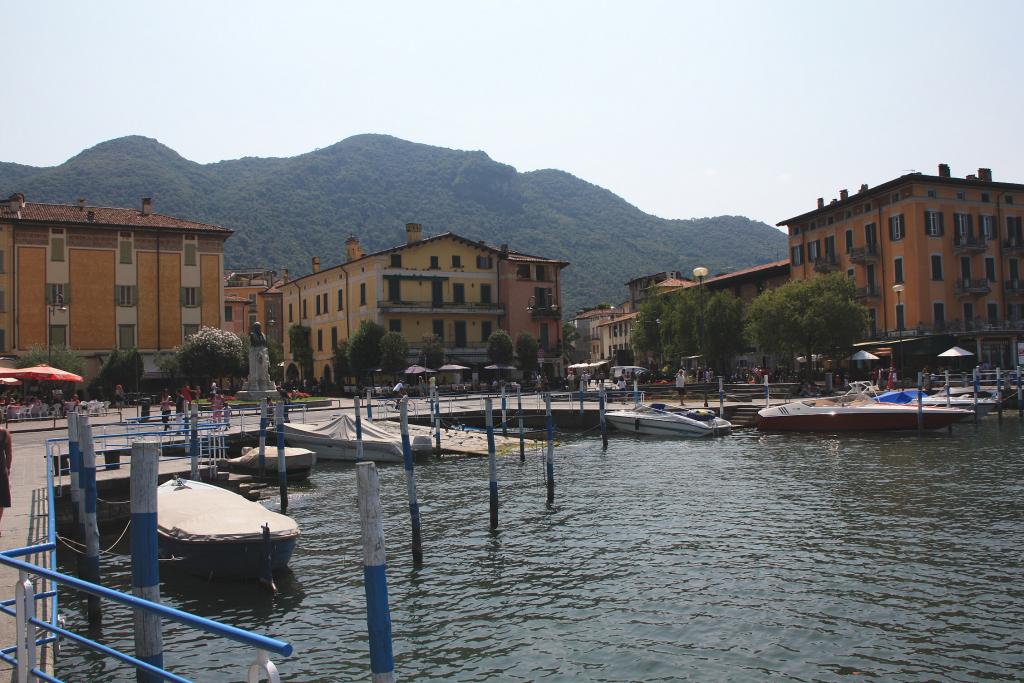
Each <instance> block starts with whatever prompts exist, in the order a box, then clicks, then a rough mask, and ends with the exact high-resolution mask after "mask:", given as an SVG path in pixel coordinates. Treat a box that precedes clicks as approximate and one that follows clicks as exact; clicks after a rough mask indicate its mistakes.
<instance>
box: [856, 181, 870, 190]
mask: <svg viewBox="0 0 1024 683" xmlns="http://www.w3.org/2000/svg"><path fill="white" fill-rule="evenodd" d="M867 191H868V184H867V183H861V184H860V189H859V190H857V192H867Z"/></svg>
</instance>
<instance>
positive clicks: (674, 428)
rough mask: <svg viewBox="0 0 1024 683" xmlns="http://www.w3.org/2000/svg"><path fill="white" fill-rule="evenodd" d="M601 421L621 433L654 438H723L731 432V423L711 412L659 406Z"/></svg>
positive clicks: (646, 406)
mask: <svg viewBox="0 0 1024 683" xmlns="http://www.w3.org/2000/svg"><path fill="white" fill-rule="evenodd" d="M605 419H606V420H608V422H610V423H611V424H612V426H614V427H615V428H616V429H620V430H622V431H624V432H633V433H634V434H650V435H655V436H723V435H725V434H728V433H729V432H731V431H732V423H731V422H729V421H728V420H723V419H722V418H720V417H717V416H716V415H715V413H714V411H712V410H708V409H707V408H696V409H687V408H682V407H680V408H670V407H668V406H666V405H665V404H663V403H649V404H642V405H638V406H635V407H633V408H625V409H623V410H611V411H609V412H607V413H605Z"/></svg>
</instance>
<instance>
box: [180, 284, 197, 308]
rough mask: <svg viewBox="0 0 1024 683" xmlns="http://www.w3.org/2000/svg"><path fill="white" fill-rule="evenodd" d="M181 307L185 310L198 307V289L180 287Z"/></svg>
mask: <svg viewBox="0 0 1024 683" xmlns="http://www.w3.org/2000/svg"><path fill="white" fill-rule="evenodd" d="M181 305H182V306H185V307H187V308H195V307H196V306H198V305H199V288H198V287H182V288H181Z"/></svg>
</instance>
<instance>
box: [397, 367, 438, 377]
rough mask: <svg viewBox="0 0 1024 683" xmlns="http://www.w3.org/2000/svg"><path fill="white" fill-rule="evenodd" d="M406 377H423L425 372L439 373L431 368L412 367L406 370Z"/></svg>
mask: <svg viewBox="0 0 1024 683" xmlns="http://www.w3.org/2000/svg"><path fill="white" fill-rule="evenodd" d="M404 372H405V374H406V375H422V374H423V373H424V372H437V371H436V370H431V369H430V368H425V367H423V366H422V365H410V366H409V367H407V368H406V369H405V370H404Z"/></svg>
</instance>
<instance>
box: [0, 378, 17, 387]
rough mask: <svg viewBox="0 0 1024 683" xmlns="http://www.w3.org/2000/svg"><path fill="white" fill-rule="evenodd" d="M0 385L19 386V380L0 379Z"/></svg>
mask: <svg viewBox="0 0 1024 683" xmlns="http://www.w3.org/2000/svg"><path fill="white" fill-rule="evenodd" d="M0 384H6V385H9V386H14V385H15V384H21V380H20V379H17V378H15V377H0Z"/></svg>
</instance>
